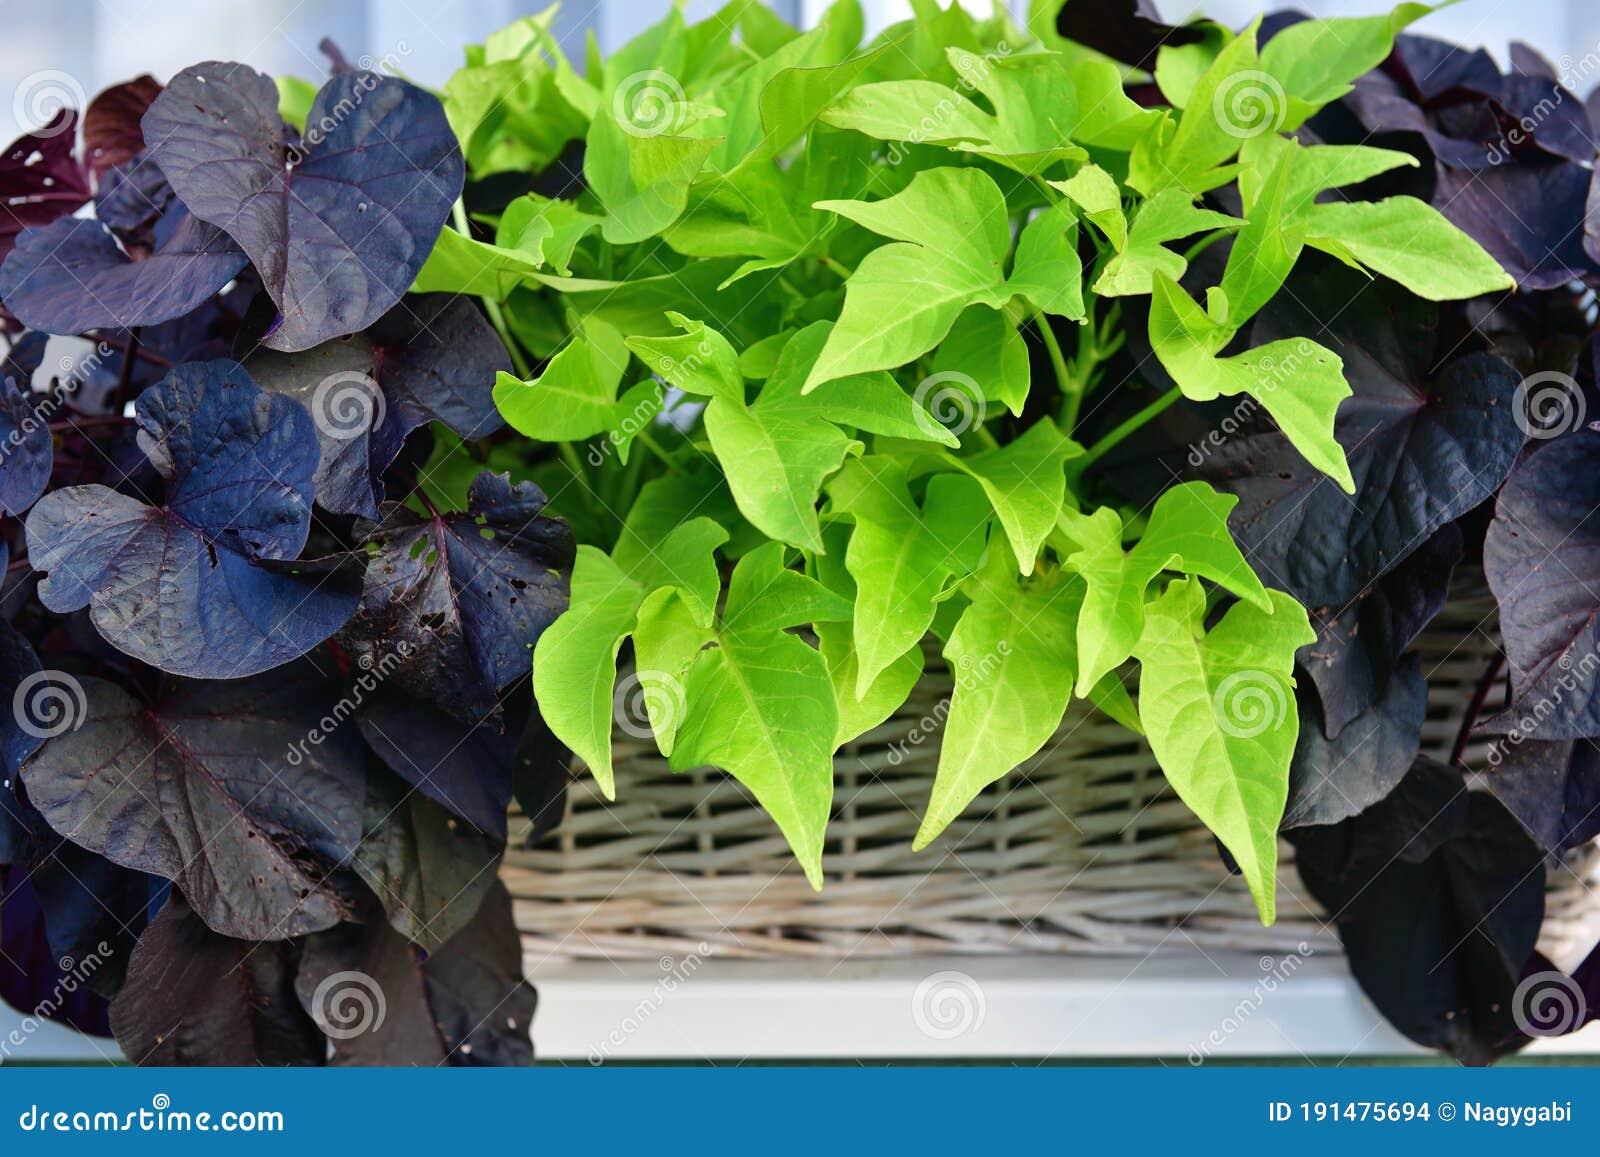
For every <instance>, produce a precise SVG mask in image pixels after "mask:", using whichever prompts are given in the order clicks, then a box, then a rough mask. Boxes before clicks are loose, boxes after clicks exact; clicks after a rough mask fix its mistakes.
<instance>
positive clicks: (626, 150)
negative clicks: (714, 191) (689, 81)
mask: <svg viewBox="0 0 1600 1157" xmlns="http://www.w3.org/2000/svg"><path fill="white" fill-rule="evenodd" d="M641 99H642V98H641ZM613 103H614V102H602V104H601V106H600V108H599V109H597V110H596V112H595V117H594V120H593V121H591V122H590V124H589V135H588V138H587V147H586V148H585V150H584V156H583V173H584V177H585V178H586V179H587V180H588V184H589V189H590V191H591V192H593V193H594V195H595V198H596V199H597V200H598V201H599V202H600V205H601V207H602V208H604V209H605V220H604V221H603V222H602V224H601V226H600V232H601V235H602V236H604V237H605V239H606V240H607V241H609V242H610V243H611V244H613V245H631V244H634V243H635V242H639V241H644V240H647V239H648V238H651V237H654V236H655V235H656V234H658V233H660V232H661V231H662V230H663V229H665V228H667V226H669V225H671V224H672V223H673V222H674V221H676V220H677V219H678V218H679V217H680V216H681V215H682V214H683V211H684V209H685V207H686V206H687V205H688V203H689V185H690V183H691V182H692V181H693V180H694V179H695V177H696V175H698V174H699V172H700V170H701V168H702V167H703V166H704V165H705V163H706V159H707V158H708V157H709V156H710V155H711V151H712V149H714V148H715V147H716V145H717V138H715V137H712V136H687V135H680V134H682V133H685V132H687V131H688V129H689V128H690V127H691V126H693V127H704V122H703V121H699V120H698V119H697V118H698V116H699V113H698V112H696V111H694V110H690V111H687V112H684V113H682V115H680V116H678V117H677V118H676V119H677V120H678V121H681V122H683V123H682V124H679V123H673V124H670V125H667V126H665V127H664V128H661V129H656V128H655V127H653V126H649V125H646V126H643V127H641V126H640V125H638V124H636V123H634V122H633V121H631V120H627V119H626V118H624V119H623V120H619V119H618V117H617V113H616V110H615V109H614V108H613V107H612V104H613Z"/></svg>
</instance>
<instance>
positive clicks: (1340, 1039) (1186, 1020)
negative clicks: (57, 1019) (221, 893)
mask: <svg viewBox="0 0 1600 1157" xmlns="http://www.w3.org/2000/svg"><path fill="white" fill-rule="evenodd" d="M1289 959H1294V963H1293V965H1289V964H1287V963H1286V961H1287V960H1289ZM663 965H664V966H665V967H663ZM534 979H535V982H536V984H537V985H538V988H539V1012H538V1016H537V1017H536V1019H535V1021H534V1040H535V1043H536V1044H537V1046H538V1052H539V1055H540V1057H541V1058H542V1059H545V1060H562V1061H576V1062H580V1063H581V1062H584V1061H593V1060H595V1059H605V1060H613V1061H690V1062H692V1061H701V1060H712V1061H717V1062H723V1063H725V1062H735V1061H743V1060H778V1061H782V1060H791V1061H803V1060H828V1059H853V1058H861V1059H886V1058H901V1059H912V1058H915V1059H930V1060H939V1059H944V1060H951V1061H954V1060H962V1059H969V1060H970V1059H999V1058H1018V1059H1025V1060H1042V1059H1051V1058H1054V1059H1074V1058H1106V1059H1130V1058H1132V1059H1137V1058H1151V1059H1154V1058H1161V1059H1165V1060H1168V1061H1171V1062H1175V1063H1177V1064H1184V1063H1187V1062H1189V1061H1190V1060H1191V1058H1192V1057H1195V1056H1200V1057H1206V1058H1209V1059H1211V1060H1229V1059H1236V1060H1237V1059H1246V1058H1251V1057H1289V1058H1296V1059H1300V1058H1306V1059H1311V1060H1316V1061H1324V1062H1326V1061H1330V1060H1332V1061H1336V1060H1343V1059H1345V1058H1350V1059H1355V1058H1372V1057H1394V1056H1402V1055H1408V1054H1417V1053H1420V1052H1421V1051H1422V1050H1420V1049H1418V1048H1417V1047H1416V1046H1415V1045H1413V1044H1411V1043H1410V1042H1409V1041H1407V1040H1406V1039H1405V1038H1404V1037H1402V1036H1401V1035H1400V1034H1399V1033H1397V1032H1395V1031H1394V1030H1393V1029H1392V1028H1390V1027H1389V1026H1388V1025H1386V1024H1385V1023H1383V1021H1382V1020H1381V1019H1380V1018H1379V1017H1378V1015H1377V1013H1376V1012H1375V1011H1374V1010H1373V1008H1372V1006H1371V1005H1370V1004H1368V1003H1367V1001H1366V998H1365V997H1363V996H1362V995H1361V993H1360V990H1359V989H1358V988H1357V987H1356V985H1355V982H1354V981H1353V980H1352V979H1351V978H1350V975H1349V973H1348V972H1347V971H1346V969H1345V966H1344V962H1343V960H1342V959H1340V958H1337V957H1322V958H1317V957H1312V958H1309V959H1297V958H1284V957H1261V958H1257V957H1254V956H1243V955H1227V954H1222V955H1219V954H1212V955H1211V956H1210V957H1209V958H1208V957H1201V956H1163V957H1154V958H1151V959H1149V960H1145V961H1131V960H1127V959H1117V958H1083V957H1073V958H1070V959H1069V958H1060V957H1047V956H1027V957H997V958H988V957H976V958H975V957H970V956H965V957H923V958H912V959H907V960H893V961H867V962H851V963H843V964H836V963H830V962H826V961H818V962H784V963H753V962H741V961H717V960H705V961H692V960H686V959H681V958H680V959H678V960H675V961H670V962H669V961H662V962H651V961H643V962H629V963H624V964H609V963H599V964H596V963H588V964H565V965H560V966H546V967H544V968H542V969H540V970H539V971H538V972H537V974H536V975H535V977H534ZM20 1021H21V1018H20V1017H16V1016H15V1015H14V1014H11V1013H7V1012H0V1041H3V1040H4V1039H5V1038H6V1037H7V1036H9V1034H10V1032H11V1030H12V1029H13V1028H15V1027H16V1026H17V1025H18V1024H19V1023H20ZM1530 1052H1533V1053H1545V1054H1555V1053H1561V1054H1569V1055H1570V1054H1600V1027H1597V1026H1596V1025H1590V1026H1589V1027H1588V1028H1587V1029H1585V1030H1584V1031H1583V1032H1580V1033H1576V1034H1574V1035H1572V1036H1568V1037H1561V1038H1558V1039H1555V1040H1549V1041H1538V1042H1535V1044H1534V1045H1533V1047H1532V1049H1530ZM108 1055H114V1050H113V1049H111V1048H110V1046H109V1044H108V1042H101V1041H90V1040H87V1039H85V1038H81V1037H77V1036H75V1035H74V1034H72V1033H68V1032H64V1031H62V1030H60V1029H58V1028H55V1027H53V1026H47V1027H46V1028H44V1029H42V1030H40V1031H39V1032H37V1033H35V1034H33V1035H31V1036H29V1037H28V1038H27V1040H26V1042H25V1044H24V1045H23V1046H22V1047H21V1048H12V1049H11V1050H10V1055H9V1059H10V1061H11V1062H13V1063H15V1062H17V1061H23V1062H26V1061H70V1060H76V1061H102V1060H104V1059H107V1057H108Z"/></svg>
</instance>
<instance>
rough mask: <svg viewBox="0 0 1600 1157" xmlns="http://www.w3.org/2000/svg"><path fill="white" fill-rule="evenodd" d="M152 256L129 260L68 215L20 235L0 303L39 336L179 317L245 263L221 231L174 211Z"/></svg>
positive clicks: (1, 272) (0, 283)
mask: <svg viewBox="0 0 1600 1157" xmlns="http://www.w3.org/2000/svg"><path fill="white" fill-rule="evenodd" d="M156 236H157V244H156V249H155V252H153V253H152V254H150V255H149V256H148V257H145V258H144V259H142V260H134V259H132V258H130V257H129V256H128V254H127V253H126V252H124V251H123V249H122V248H121V247H120V246H119V245H118V244H117V240H116V238H115V237H113V236H112V235H111V234H110V233H109V232H108V231H107V230H106V227H105V226H104V225H102V224H100V223H99V222H97V221H89V220H85V219H84V218H81V217H69V218H67V219H65V220H61V221H56V222H54V223H53V224H50V225H46V226H44V227H43V228H41V229H28V230H25V231H24V232H23V234H22V236H21V237H19V238H17V247H16V248H15V249H14V250H13V251H12V253H11V256H9V257H7V258H6V261H5V264H4V265H3V266H0V300H4V302H5V304H6V308H8V309H9V310H11V312H12V313H14V314H16V316H17V318H18V319H19V320H21V321H22V322H23V324H25V325H27V326H30V327H31V328H33V329H37V330H42V331H44V332H45V333H60V334H75V333H84V332H86V331H88V330H91V329H127V328H130V327H133V326H141V325H154V324H156V323H157V322H163V321H171V320H173V319H174V318H179V317H183V316H184V315H185V314H188V313H191V312H192V311H194V310H195V309H197V308H199V307H200V306H201V305H202V304H203V303H205V302H206V301H207V300H208V299H210V298H211V297H213V296H215V295H216V293H217V292H218V291H219V290H221V289H222V287H223V286H225V285H227V284H228V282H230V281H232V280H233V279H234V277H236V276H237V275H238V274H239V272H240V271H241V270H243V269H244V267H245V266H246V265H247V264H248V262H247V261H246V260H245V256H244V254H243V253H241V252H239V249H238V247H237V246H235V245H234V244H233V242H232V241H231V240H230V239H229V238H228V236H227V234H225V233H223V232H221V231H220V230H218V229H216V228H214V227H213V226H210V225H207V224H206V223H205V222H203V221H200V220H197V219H196V218H194V217H192V216H190V215H189V214H188V213H186V212H184V211H183V208H182V206H175V207H173V208H172V209H171V210H169V211H168V214H167V216H166V217H164V218H163V219H162V220H161V222H160V223H159V225H158V227H157V230H156Z"/></svg>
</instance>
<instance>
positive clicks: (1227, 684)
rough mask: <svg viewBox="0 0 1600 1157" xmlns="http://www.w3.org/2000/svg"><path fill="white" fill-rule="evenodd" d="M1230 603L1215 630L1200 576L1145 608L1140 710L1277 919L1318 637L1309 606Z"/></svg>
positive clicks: (1186, 797) (1172, 769)
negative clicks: (1308, 677)
mask: <svg viewBox="0 0 1600 1157" xmlns="http://www.w3.org/2000/svg"><path fill="white" fill-rule="evenodd" d="M1268 593H1269V596H1270V598H1271V601H1272V605H1273V609H1272V612H1271V613H1270V614H1269V613H1267V612H1265V611H1263V610H1262V609H1261V607H1259V606H1257V605H1256V604H1255V603H1248V602H1241V603H1235V604H1234V605H1233V606H1232V607H1230V608H1229V609H1228V611H1227V613H1226V614H1224V615H1223V616H1222V619H1221V620H1220V621H1219V622H1218V623H1217V625H1216V626H1215V627H1213V628H1212V629H1211V630H1209V631H1207V630H1206V627H1205V619H1206V595H1205V590H1204V588H1203V587H1202V585H1201V583H1200V580H1198V579H1192V578H1191V579H1183V580H1180V581H1177V582H1174V583H1172V584H1171V585H1170V586H1168V587H1167V589H1166V591H1165V592H1164V593H1163V594H1162V595H1160V596H1159V597H1157V598H1155V599H1153V600H1151V601H1150V602H1149V603H1148V604H1146V606H1145V625H1144V631H1143V633H1142V634H1141V636H1140V638H1139V643H1138V646H1137V647H1136V648H1135V649H1134V654H1135V655H1136V656H1137V657H1138V659H1139V662H1140V664H1141V674H1140V679H1139V717H1140V718H1141V719H1142V720H1143V721H1144V726H1145V735H1146V737H1147V738H1148V739H1149V741H1150V748H1151V750H1152V751H1154V752H1155V755H1156V759H1157V760H1158V761H1159V762H1160V764H1161V769H1162V771H1163V772H1164V773H1165V774H1166V777H1167V780H1168V782H1170V783H1171V784H1172V786H1173V789H1174V790H1175V791H1177V793H1178V795H1179V797H1180V798H1181V799H1182V800H1183V802H1184V803H1186V804H1188V805H1189V807H1190V809H1191V810H1193V811H1194V813H1195V815H1197V816H1199V817H1200V819H1201V820H1202V821H1204V822H1205V824H1206V826H1207V827H1209V828H1210V829H1211V830H1212V832H1214V833H1215V834H1216V836H1217V838H1218V839H1219V840H1221V841H1222V843H1223V844H1224V845H1225V846H1226V847H1227V849H1228V851H1229V852H1231V853H1232V854H1233V858H1234V859H1235V860H1236V861H1237V862H1238V864H1239V867H1240V870H1241V871H1242V872H1243V873H1244V878H1245V882H1246V883H1248V884H1249V885H1250V891H1251V893H1252V894H1253V895H1254V896H1255V899H1256V907H1257V909H1258V910H1259V911H1260V913H1261V920H1262V923H1264V924H1271V923H1272V922H1273V920H1274V918H1275V916H1276V904H1275V897H1274V886H1275V872H1276V869H1277V863H1278V821H1279V820H1280V819H1282V818H1283V808H1284V804H1285V803H1286V801H1287V800H1288V797H1289V761H1290V759H1291V758H1292V757H1293V755H1294V745H1295V739H1296V738H1297V736H1298V735H1299V730H1300V721H1299V715H1298V713H1297V712H1296V711H1295V701H1294V678H1293V675H1292V672H1293V670H1294V653H1295V651H1296V649H1298V648H1300V647H1303V646H1305V645H1306V644H1307V643H1310V642H1313V641H1314V640H1315V639H1316V632H1315V631H1313V630H1312V629H1311V626H1310V624H1309V623H1308V622H1307V621H1306V613H1305V610H1304V609H1303V608H1302V607H1301V606H1300V604H1299V603H1297V602H1295V601H1294V600H1293V599H1292V598H1290V597H1289V596H1288V595H1286V594H1284V593H1283V592H1282V591H1270V592H1268Z"/></svg>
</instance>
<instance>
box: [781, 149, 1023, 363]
mask: <svg viewBox="0 0 1600 1157" xmlns="http://www.w3.org/2000/svg"><path fill="white" fill-rule="evenodd" d="M819 208H823V209H829V210H832V211H833V212H834V213H837V214H839V215H840V216H843V217H847V218H849V219H850V220H852V221H854V222H856V224H858V225H861V226H864V227H865V228H867V229H870V230H872V231H873V232H874V233H877V234H879V235H881V236H884V237H889V238H892V239H894V240H895V241H896V244H893V245H884V246H881V247H879V248H877V249H874V250H873V251H872V252H871V253H868V254H867V256H866V257H865V258H863V259H862V261H861V264H860V265H859V266H857V267H856V271H855V274H854V275H853V276H852V277H851V278H850V280H849V281H848V282H847V283H846V287H845V301H844V310H843V311H842V312H841V313H840V315H839V321H838V323H837V324H836V325H835V326H834V328H833V333H832V335H831V336H830V337H829V339H828V344H827V346H826V347H825V348H824V349H823V351H822V356H821V357H819V358H818V359H817V364H816V365H815V366H814V367H812V370H811V376H810V377H809V378H808V379H807V381H806V389H808V390H809V389H812V388H814V387H816V386H818V385H820V384H821V383H823V382H826V381H830V380H831V379H833V378H839V377H844V376H845V375H847V374H853V373H860V372H861V371H863V370H886V369H893V368H895V367H897V366H903V365H905V364H906V363H907V362H912V361H915V360H916V359H917V358H919V357H921V356H922V355H923V354H925V353H927V352H928V351H929V350H931V349H933V347H934V346H936V345H938V344H939V342H941V341H942V340H944V337H945V335H946V334H948V333H949V332H950V327H951V326H952V325H953V324H954V323H955V320H956V318H957V317H959V316H960V315H961V312H962V311H963V310H964V309H966V308H967V307H968V306H969V305H977V304H985V305H990V306H993V307H999V306H1000V305H1003V304H1004V303H1005V300H1006V297H1007V296H1008V295H1007V294H1006V293H1005V292H1004V290H1003V288H1002V287H1003V285H1004V283H1005V272H1004V269H1003V267H1002V263H1003V262H1004V260H1005V255H1006V250H1007V249H1008V248H1009V247H1010V241H1011V229H1010V220H1009V217H1008V216H1007V213H1006V200H1005V197H1004V196H1003V195H1002V194H1001V192H1000V187H999V186H998V185H996V184H995V183H994V179H993V178H992V177H990V176H989V175H988V174H986V173H983V172H980V171H978V170H976V169H950V168H943V169H929V170H925V171H923V172H920V173H918V174H917V175H916V176H915V177H913V178H912V180H911V183H910V184H909V185H908V186H906V188H905V189H903V190H902V191H901V192H899V193H896V194H895V195H894V196H892V197H885V198H883V199H882V200H880V201H823V202H821V203H820V204H819Z"/></svg>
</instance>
